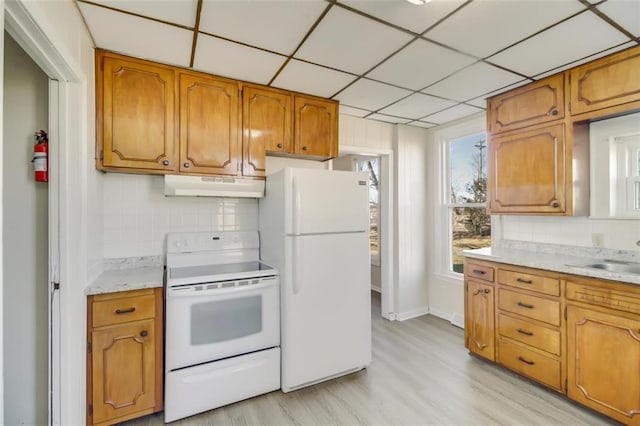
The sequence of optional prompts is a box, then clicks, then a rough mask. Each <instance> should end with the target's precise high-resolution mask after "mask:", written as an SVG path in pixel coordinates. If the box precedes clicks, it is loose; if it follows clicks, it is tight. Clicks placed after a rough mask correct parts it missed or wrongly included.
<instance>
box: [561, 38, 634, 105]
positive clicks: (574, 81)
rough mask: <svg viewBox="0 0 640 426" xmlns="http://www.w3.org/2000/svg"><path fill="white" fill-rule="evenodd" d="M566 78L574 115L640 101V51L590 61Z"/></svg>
mask: <svg viewBox="0 0 640 426" xmlns="http://www.w3.org/2000/svg"><path fill="white" fill-rule="evenodd" d="M568 75H569V85H570V88H571V89H570V90H571V95H570V96H571V114H573V115H576V114H582V113H586V112H591V111H595V110H600V109H603V108H609V107H615V106H619V105H622V104H626V103H629V102H634V101H636V102H637V101H640V48H634V49H629V50H625V51H623V52H620V53H616V54H613V55H611V56H607V57H606V58H602V59H599V60H596V61H593V62H589V63H588V64H585V65H581V66H579V67H576V68H573V69H571V70H570V71H568ZM636 108H637V107H636Z"/></svg>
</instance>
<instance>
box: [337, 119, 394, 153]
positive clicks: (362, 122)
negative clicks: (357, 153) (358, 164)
mask: <svg viewBox="0 0 640 426" xmlns="http://www.w3.org/2000/svg"><path fill="white" fill-rule="evenodd" d="M394 127H395V126H394V125H393V124H389V123H383V122H381V121H374V120H366V119H364V118H358V117H352V116H350V115H344V114H341V115H340V130H339V132H340V133H339V138H338V140H339V141H340V145H341V146H342V145H349V146H357V147H362V148H378V149H393V141H394V138H395V136H394ZM364 152H365V153H366V152H367V151H366V150H364Z"/></svg>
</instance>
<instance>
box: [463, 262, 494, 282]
mask: <svg viewBox="0 0 640 426" xmlns="http://www.w3.org/2000/svg"><path fill="white" fill-rule="evenodd" d="M465 272H466V273H467V276H469V277H473V278H476V279H479V280H484V281H490V282H493V276H494V269H493V268H492V267H491V266H485V265H478V264H477V263H467V269H466V270H465Z"/></svg>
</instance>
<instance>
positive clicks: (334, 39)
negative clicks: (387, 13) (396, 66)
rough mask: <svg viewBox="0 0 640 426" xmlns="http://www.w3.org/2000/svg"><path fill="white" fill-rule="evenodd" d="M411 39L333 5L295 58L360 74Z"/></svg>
mask: <svg viewBox="0 0 640 426" xmlns="http://www.w3.org/2000/svg"><path fill="white" fill-rule="evenodd" d="M411 38H412V37H411V36H410V35H408V34H406V33H404V32H402V31H399V30H396V29H393V28H391V27H389V26H387V25H384V24H380V23H378V22H376V21H373V20H371V19H369V18H365V17H363V16H360V15H358V14H356V13H353V12H350V11H348V10H345V9H343V8H340V7H337V6H334V7H332V8H331V10H330V11H329V12H328V13H327V15H326V16H325V17H324V19H323V20H322V21H320V23H319V24H318V26H317V27H316V28H315V30H314V31H313V33H311V35H310V36H309V38H308V39H307V40H306V41H305V43H304V44H303V45H302V47H301V48H300V50H299V51H298V52H297V53H296V55H295V56H296V58H300V59H305V60H307V61H310V62H315V63H317V64H320V65H326V66H329V67H332V68H336V69H341V70H344V71H348V72H353V73H356V74H362V73H364V72H365V71H367V70H369V69H370V68H372V67H373V66H374V65H376V64H378V63H379V62H380V61H382V60H383V59H384V58H386V57H387V56H389V55H390V54H391V53H393V52H394V51H396V50H397V49H399V48H400V47H402V46H403V45H404V44H406V43H407V42H408V41H409V40H411Z"/></svg>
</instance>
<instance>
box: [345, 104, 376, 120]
mask: <svg viewBox="0 0 640 426" xmlns="http://www.w3.org/2000/svg"><path fill="white" fill-rule="evenodd" d="M339 111H340V114H345V115H353V116H355V117H364V116H365V115H369V114H371V111H367V110H366V109H360V108H353V107H350V106H347V105H342V104H340V107H339Z"/></svg>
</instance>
